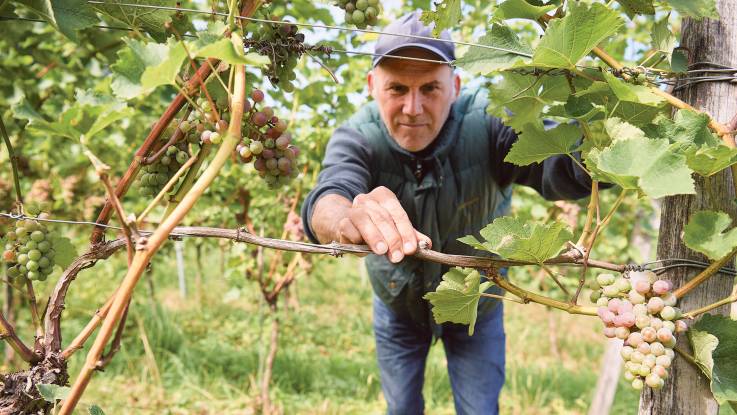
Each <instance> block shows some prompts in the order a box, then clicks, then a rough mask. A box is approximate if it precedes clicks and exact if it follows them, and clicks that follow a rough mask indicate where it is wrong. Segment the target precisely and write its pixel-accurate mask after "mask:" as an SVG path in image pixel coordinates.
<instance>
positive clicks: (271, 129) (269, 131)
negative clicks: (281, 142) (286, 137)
mask: <svg viewBox="0 0 737 415" xmlns="http://www.w3.org/2000/svg"><path fill="white" fill-rule="evenodd" d="M266 135H267V136H268V137H269V138H277V137H279V136H280V135H281V133H280V132H279V131H277V130H276V128H274V127H269V128H268V129H267V130H266Z"/></svg>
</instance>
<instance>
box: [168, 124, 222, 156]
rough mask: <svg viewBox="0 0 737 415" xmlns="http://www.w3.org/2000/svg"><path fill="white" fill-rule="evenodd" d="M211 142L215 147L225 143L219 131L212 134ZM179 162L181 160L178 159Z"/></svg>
mask: <svg viewBox="0 0 737 415" xmlns="http://www.w3.org/2000/svg"><path fill="white" fill-rule="evenodd" d="M210 142H211V143H213V144H214V145H218V144H220V143H222V142H223V137H222V136H221V135H220V134H219V133H218V132H217V131H215V132H213V133H212V134H210ZM178 160H179V159H178V158H177V161H178ZM185 161H186V160H185Z"/></svg>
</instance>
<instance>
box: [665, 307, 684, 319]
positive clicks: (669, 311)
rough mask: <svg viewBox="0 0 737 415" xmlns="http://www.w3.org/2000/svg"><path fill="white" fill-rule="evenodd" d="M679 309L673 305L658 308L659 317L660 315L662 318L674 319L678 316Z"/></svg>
mask: <svg viewBox="0 0 737 415" xmlns="http://www.w3.org/2000/svg"><path fill="white" fill-rule="evenodd" d="M680 314H681V313H680V310H678V309H677V308H675V307H671V306H669V305H667V306H665V307H663V309H662V310H660V317H662V318H663V319H664V320H674V319H677V318H678V317H680V316H681V315H680Z"/></svg>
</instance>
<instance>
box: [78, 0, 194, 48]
mask: <svg viewBox="0 0 737 415" xmlns="http://www.w3.org/2000/svg"><path fill="white" fill-rule="evenodd" d="M177 3H178V2H177V1H176V0H106V1H105V2H104V4H93V5H92V7H94V8H95V10H97V11H98V12H100V13H102V14H104V15H106V16H109V17H111V18H113V19H115V20H117V21H119V22H121V23H123V24H126V25H128V26H129V27H132V28H136V29H139V30H143V31H145V32H146V33H148V34H149V35H151V37H152V38H154V39H155V40H156V41H157V42H164V41H165V40H166V26H165V25H166V23H167V22H169V21H170V20H172V19H171V16H172V15H173V14H174V12H172V11H169V10H161V9H156V8H155V7H156V6H163V7H177ZM127 4H134V5H139V6H153V7H136V6H128V5H127ZM180 34H183V33H180Z"/></svg>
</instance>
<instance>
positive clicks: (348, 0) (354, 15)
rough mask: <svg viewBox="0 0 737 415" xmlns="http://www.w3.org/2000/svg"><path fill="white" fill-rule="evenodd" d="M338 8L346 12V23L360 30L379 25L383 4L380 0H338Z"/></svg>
mask: <svg viewBox="0 0 737 415" xmlns="http://www.w3.org/2000/svg"><path fill="white" fill-rule="evenodd" d="M336 6H338V7H340V8H341V9H343V10H345V22H346V23H347V24H354V25H356V27H357V28H359V29H365V28H366V27H367V26H368V25H371V26H374V25H376V24H377V23H379V13H381V3H379V0H338V3H336Z"/></svg>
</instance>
